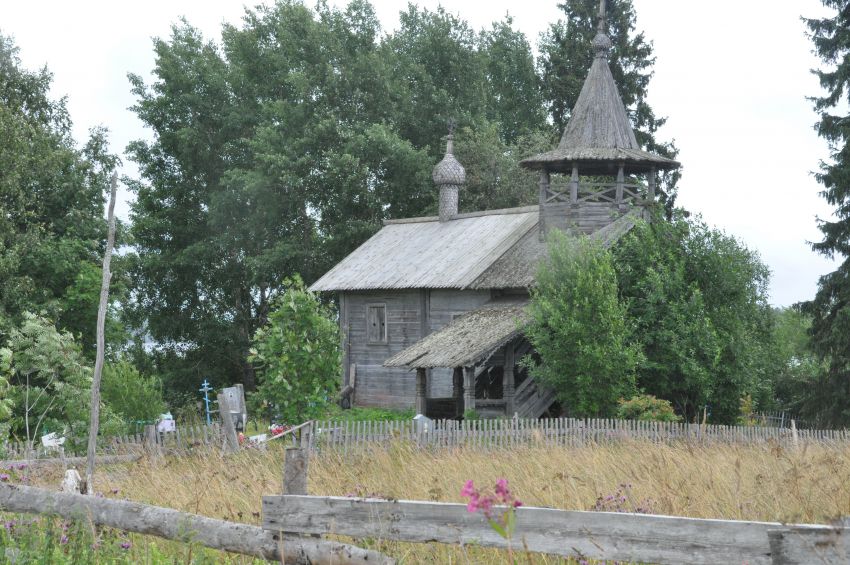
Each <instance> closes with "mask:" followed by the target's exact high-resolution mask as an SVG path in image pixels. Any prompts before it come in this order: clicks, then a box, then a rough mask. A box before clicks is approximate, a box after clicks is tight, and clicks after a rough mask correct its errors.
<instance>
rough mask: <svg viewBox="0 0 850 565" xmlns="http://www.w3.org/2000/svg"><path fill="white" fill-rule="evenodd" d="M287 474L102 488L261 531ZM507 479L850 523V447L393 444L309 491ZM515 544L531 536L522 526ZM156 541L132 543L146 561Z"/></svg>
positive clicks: (632, 498)
mask: <svg viewBox="0 0 850 565" xmlns="http://www.w3.org/2000/svg"><path fill="white" fill-rule="evenodd" d="M282 465H283V452H282V449H281V448H280V447H279V446H274V447H271V448H270V449H269V450H268V451H260V450H244V451H243V452H242V453H240V454H238V455H236V456H232V457H222V456H221V455H220V454H219V453H218V452H216V451H214V450H211V451H208V452H204V453H198V454H195V455H192V456H188V457H184V458H170V457H169V458H165V459H160V460H156V459H145V460H142V461H140V462H139V463H136V464H133V465H116V466H112V467H108V468H102V469H100V470H99V472H98V474H97V477H96V483H95V484H96V487H97V489H98V490H100V491H102V492H105V493H112V492H113V491H116V495H115V496H126V497H128V498H130V499H133V500H138V501H141V502H146V503H150V504H157V505H161V506H167V507H170V508H176V509H178V510H183V511H188V512H195V513H199V514H204V515H207V516H211V517H215V518H223V519H227V520H236V521H242V522H247V523H255V524H256V523H259V522H260V497H261V496H262V495H263V494H272V493H277V492H280V489H281V474H282ZM498 478H506V479H508V480H509V481H510V484H511V487H512V489H513V490H514V492H515V493H516V494H517V496H518V497H519V498H520V499H521V500H522V501H523V502H524V503H525V504H526V505H532V506H549V507H554V508H564V509H574V510H589V509H592V508H594V507H595V506H596V505H597V501H598V499H599V498H600V497H605V496H606V495H609V494H613V493H615V492H616V491H617V490H618V489H621V488H622V487H621V486H620V485H623V484H626V485H631V486H630V487H628V488H626V489H623V492H624V493H625V494H626V495H627V498H628V500H627V502H626V503H624V504H623V505H622V508H621V509H624V510H631V509H634V508H637V507H638V506H643V507H645V508H647V509H648V510H650V511H651V512H653V513H656V514H671V515H678V516H693V517H703V518H725V519H741V520H768V521H779V522H803V523H824V522H827V521H829V520H831V519H833V518H836V517H838V516H841V515H848V514H850V448H847V447H832V448H829V447H825V446H806V447H802V448H800V449H798V450H791V449H784V448H781V447H778V446H775V445H774V446H772V445H764V446H724V445H713V446H689V445H686V444H682V445H677V446H664V445H655V444H652V443H649V442H644V441H633V442H621V443H617V444H613V445H596V446H588V447H583V448H551V447H544V446H540V447H530V448H518V449H513V450H505V451H496V452H484V451H474V450H466V449H454V450H442V451H427V450H419V449H417V448H416V447H415V446H412V445H408V444H403V443H391V444H387V445H379V446H376V447H375V448H373V449H370V450H368V451H363V452H360V453H355V454H348V455H344V454H342V453H339V452H332V451H326V452H323V453H320V454H318V455H316V456H314V457H313V458H312V460H311V462H310V475H309V490H310V492H311V493H312V494H318V495H349V494H354V495H379V496H386V497H390V498H399V499H417V500H435V501H447V502H463V499H462V498H461V497H460V489H461V487H462V486H463V483H464V482H465V481H466V480H468V479H474V480H475V481H476V483H478V484H493V483H494V482H495V481H496V479H498ZM59 480H60V477H59V474H58V473H57V472H52V473H43V474H40V475H38V476H34V477H32V481H33V482H34V483H36V484H43V485H46V486H49V487H51V488H55V487H56V485H57V484H58V483H59ZM517 535H519V536H521V535H522V524H521V523H520V524H518V525H517ZM136 538H138V539H136ZM147 543H148V542H147V541H146V540H144V539H143V538H141V536H136V537H134V548H135V547H139V548H140V549H139V551H141V548H143V547H144V546H145V545H146V544H147ZM361 543H364V544H367V545H368V546H369V547H372V548H377V549H380V550H382V551H385V552H387V553H389V554H391V555H393V556H395V557H397V558H399V559H400V560H401V561H402V562H403V563H507V557H506V554H505V553H503V552H500V551H497V550H484V549H480V548H465V549H464V548H460V547H450V546H444V545H439V544H432V545H427V546H426V545H413V544H402V543H385V542H381V541H379V540H369V541H368V542H361ZM156 544H157V546H156V547H157V548H159V550H160V551H167V552H168V553H167V554H168V555H171V556H172V557H173V560H174V561H176V562H184V560H185V558H186V555H185V548H181V547H180V546H179V545H177V544H168V543H165V542H161V541H157V542H156ZM0 557H2V555H0ZM194 559H197V556H195V557H194ZM529 561H530V562H533V563H560V562H563V561H559V560H558V559H555V558H546V557H543V556H531V557H530V559H529V560H526V558H525V557H524V556H523V557H522V562H529ZM108 562H112V561H108ZM116 562H120V561H116ZM196 562H197V561H196ZM245 562H248V561H245Z"/></svg>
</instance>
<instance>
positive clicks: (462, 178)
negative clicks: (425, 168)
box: [431, 134, 466, 186]
mask: <svg viewBox="0 0 850 565" xmlns="http://www.w3.org/2000/svg"><path fill="white" fill-rule="evenodd" d="M453 140H454V136H453V135H452V134H449V135H448V138H447V142H446V155H445V156H444V157H443V160H442V161H440V162H439V163H437V165H436V166H435V167H434V172H433V173H431V178H432V179H433V180H434V184H435V185H437V186H442V185H446V184H451V185H456V186H460V185H462V184H464V183H466V170H465V169H464V168H463V165H461V164H460V162H459V161H458V160H457V159H455V156H454V153H452V151H453V146H452V145H453V143H452V142H453Z"/></svg>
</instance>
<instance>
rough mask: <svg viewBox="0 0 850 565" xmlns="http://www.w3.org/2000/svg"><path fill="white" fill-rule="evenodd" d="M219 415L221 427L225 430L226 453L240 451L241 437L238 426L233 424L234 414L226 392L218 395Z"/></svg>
mask: <svg viewBox="0 0 850 565" xmlns="http://www.w3.org/2000/svg"><path fill="white" fill-rule="evenodd" d="M218 415H219V416H220V417H221V428H222V431H223V432H224V451H225V453H237V452H238V451H239V438H238V437H237V436H236V427H235V426H234V425H233V416H232V415H231V413H230V403H229V402H228V401H227V396H226V395H225V394H221V393H220V394H219V395H218Z"/></svg>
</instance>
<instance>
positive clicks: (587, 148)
mask: <svg viewBox="0 0 850 565" xmlns="http://www.w3.org/2000/svg"><path fill="white" fill-rule="evenodd" d="M605 3H606V0H600V2H599V24H598V26H597V32H596V36H595V37H594V38H593V41H592V43H591V47H592V49H593V63H592V64H591V66H590V71H589V72H588V74H587V78H586V79H585V81H584V85H583V86H582V89H581V93H580V94H579V97H578V100H576V103H575V106H574V107H573V110H572V113H571V114H570V119H569V122H568V123H567V125H566V127H565V128H564V133H563V135H562V136H561V142H560V143H559V144H558V147H557V148H556V149H554V150H552V151H548V152H546V153H541V154H539V155H535V156H533V157H529V158H528V159H524V160H523V161H521V162H520V165H521V166H523V167H525V168H527V169H534V170H538V171H540V183H539V184H540V196H539V204H540V237H541V239H542V238H543V237H544V236H545V232H546V230H548V229H551V228H558V229H562V230H570V231H577V232H580V233H591V232H593V231H596V230H597V229H599V228H601V227H604V226H605V225H607V224H609V223H611V222H612V221H614V220H615V219H616V218H617V217H618V216H620V215H622V214H624V213H626V212H627V211H629V210H630V209H632V208H634V207H645V206H646V205H648V204H650V203H652V202H654V201H655V196H656V195H655V183H656V176H657V172H658V171H659V170H670V169H676V168H678V167H679V163H678V162H676V161H674V160H672V159H668V158H667V157H662V156H661V155H657V154H655V153H650V152H648V151H644V150H642V149H641V148H640V146H639V145H638V143H637V140H636V139H635V134H634V131H633V130H632V125H631V122H630V121H629V117H628V114H627V113H626V107H625V105H624V104H623V100H622V98H620V92H619V91H618V90H617V85H616V84H615V83H614V77H613V75H612V74H611V69H610V67H609V66H608V55H609V52H610V50H611V39H610V38H609V37H608V35H607V23H606V21H605ZM553 174H557V175H561V176H562V178H565V180H566V179H568V180H566V182H564V181H562V182H561V183H560V184H555V183H553V182H552V175H553ZM642 178H643V179H645V187H644V186H643V184H642V183H641V182H640V181H641V179H642Z"/></svg>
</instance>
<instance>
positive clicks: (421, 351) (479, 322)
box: [384, 298, 528, 368]
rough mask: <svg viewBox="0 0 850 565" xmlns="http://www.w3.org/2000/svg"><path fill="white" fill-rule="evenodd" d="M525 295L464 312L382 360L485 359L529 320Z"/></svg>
mask: <svg viewBox="0 0 850 565" xmlns="http://www.w3.org/2000/svg"><path fill="white" fill-rule="evenodd" d="M527 305H528V299H527V298H518V299H502V300H494V301H491V302H488V303H487V304H485V305H483V306H481V307H480V308H477V309H475V310H471V311H469V312H466V313H465V314H463V315H461V316H458V317H457V318H455V319H454V320H453V321H452V322H451V323H450V324H448V325H446V326H445V327H443V328H441V329H440V330H438V331H436V332H434V333H432V334H429V335H427V336H426V337H424V338H423V339H421V340H419V341H418V342H416V343H415V344H413V345H412V346H410V347H408V348H407V349H405V350H404V351H402V352H400V353H398V354H396V355H394V356H393V357H390V358H389V359H387V360H386V361H384V366H385V367H410V368H431V367H464V366H469V365H474V364H475V363H477V362H479V361H481V360H483V359H487V358H488V357H490V355H492V354H493V353H494V352H495V351H496V350H497V349H498V348H500V347H502V346H503V345H505V344H506V343H508V342H509V341H511V340H512V339H514V337H516V336H518V335H519V334H520V333H521V330H522V328H523V326H525V324H527V323H528V314H526V312H525V308H526V306H527Z"/></svg>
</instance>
